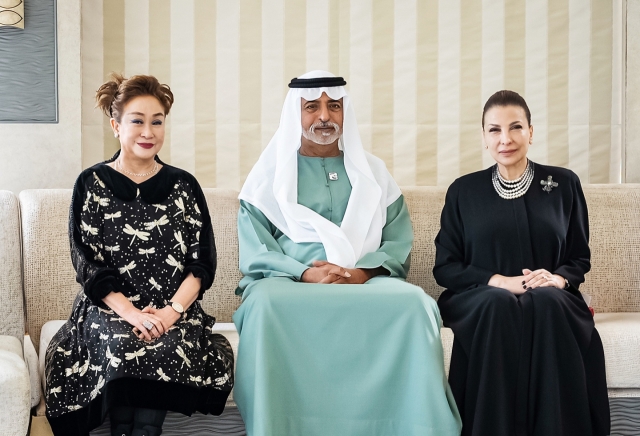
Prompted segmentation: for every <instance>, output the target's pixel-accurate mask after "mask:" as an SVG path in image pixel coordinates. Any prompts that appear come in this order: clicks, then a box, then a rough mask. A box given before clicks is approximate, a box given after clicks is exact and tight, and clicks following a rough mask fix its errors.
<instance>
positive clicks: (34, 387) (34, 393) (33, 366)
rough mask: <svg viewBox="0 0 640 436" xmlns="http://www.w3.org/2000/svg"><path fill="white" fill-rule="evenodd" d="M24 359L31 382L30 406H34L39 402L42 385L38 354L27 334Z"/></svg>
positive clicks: (25, 336)
mask: <svg viewBox="0 0 640 436" xmlns="http://www.w3.org/2000/svg"><path fill="white" fill-rule="evenodd" d="M24 361H25V362H26V364H27V369H28V370H29V383H30V384H31V407H32V408H33V407H36V406H37V405H38V403H39V402H40V396H41V394H42V387H41V386H40V371H38V354H37V353H36V349H35V347H34V346H33V342H31V337H30V336H29V334H26V335H24Z"/></svg>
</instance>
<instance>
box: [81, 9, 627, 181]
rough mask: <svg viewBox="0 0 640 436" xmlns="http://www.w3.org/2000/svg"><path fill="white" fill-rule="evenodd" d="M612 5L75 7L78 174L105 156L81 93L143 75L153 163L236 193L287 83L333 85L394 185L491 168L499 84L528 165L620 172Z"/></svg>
mask: <svg viewBox="0 0 640 436" xmlns="http://www.w3.org/2000/svg"><path fill="white" fill-rule="evenodd" d="M624 4H625V3H624V1H623V0H553V1H552V0H527V1H525V0H464V1H463V0H395V1H394V0H306V1H305V0H262V1H261V0H236V1H234V0H217V1H214V0H92V1H91V2H82V8H83V10H82V17H83V22H82V67H83V102H82V107H83V114H82V120H83V122H82V123H83V134H82V138H83V139H82V147H83V165H84V166H85V167H86V166H89V165H92V164H93V163H95V162H97V161H99V160H102V159H104V158H106V157H109V156H111V155H112V154H113V153H114V152H115V151H116V150H117V149H118V142H117V140H115V139H114V138H113V135H112V134H111V130H110V128H109V126H108V120H107V119H106V117H105V116H104V115H102V114H101V113H99V111H98V110H96V109H94V106H95V103H94V100H93V98H94V94H95V90H96V89H97V88H98V87H99V85H100V84H102V83H103V82H104V81H105V79H106V78H107V76H108V74H109V73H110V72H111V71H116V72H121V73H124V74H125V75H126V76H130V75H133V74H153V75H155V76H156V77H158V79H159V80H160V81H161V82H163V83H168V84H169V85H170V86H171V88H172V90H173V91H174V94H175V96H176V103H175V105H174V107H173V109H172V110H171V114H170V116H169V118H168V123H167V135H166V139H165V145H164V148H163V150H162V152H161V153H160V156H161V158H162V159H163V160H165V161H166V162H168V163H171V164H172V165H175V166H178V167H181V168H184V169H186V170H188V171H190V172H192V173H193V174H195V175H196V177H197V178H198V180H199V181H200V183H201V184H202V185H203V186H204V187H222V188H232V189H239V188H240V187H241V186H242V183H243V181H244V179H245V177H246V175H247V173H248V172H249V171H250V169H251V167H252V166H253V164H254V162H255V161H256V159H257V158H258V156H259V154H260V152H261V150H262V149H263V148H264V147H265V146H266V144H267V143H268V141H269V139H270V138H271V136H272V135H273V133H274V132H275V130H276V128H277V126H278V122H279V117H280V110H281V107H282V103H283V100H284V96H285V94H286V91H287V84H288V82H289V80H290V79H291V78H293V77H296V76H298V75H301V74H302V73H304V72H306V71H309V70H315V69H323V70H329V71H331V72H333V73H335V74H336V75H341V76H344V77H345V78H346V80H347V82H348V85H347V88H348V90H349V92H350V95H351V98H352V101H353V104H354V107H355V111H356V116H357V118H358V124H359V128H360V133H361V136H362V139H363V143H364V144H365V147H367V148H368V149H369V150H370V151H371V152H373V153H374V154H376V155H377V156H379V157H381V158H383V159H384V160H385V161H386V163H387V166H388V168H389V170H390V171H391V172H392V174H393V175H394V177H395V178H396V180H397V181H398V183H399V184H400V185H447V184H449V183H451V182H452V181H453V180H454V179H455V178H456V177H458V176H460V175H463V174H466V173H469V172H471V171H476V170H480V169H482V168H485V167H487V166H488V165H490V164H492V160H491V157H490V156H489V155H488V153H487V152H485V151H484V149H483V148H482V142H481V130H480V117H481V112H482V106H483V104H484V102H485V101H486V99H487V98H488V97H489V96H490V95H491V94H493V93H494V92H495V91H498V90H500V89H512V90H514V91H517V92H519V93H521V94H522V95H523V96H524V97H525V99H526V100H527V102H528V104H529V106H530V109H531V112H532V124H533V125H534V144H533V146H532V147H531V149H530V152H529V156H530V157H531V158H532V159H533V160H534V161H536V162H539V163H543V164H551V165H559V166H564V167H568V168H571V169H572V170H573V171H575V172H576V173H577V174H578V175H579V176H580V178H581V179H582V181H583V183H615V182H619V181H620V177H621V165H622V161H621V156H622V107H623V103H624V102H623V95H624V88H623V83H624V81H623V77H624V76H623V74H624V57H623V47H624V40H623V38H624V10H623V9H624Z"/></svg>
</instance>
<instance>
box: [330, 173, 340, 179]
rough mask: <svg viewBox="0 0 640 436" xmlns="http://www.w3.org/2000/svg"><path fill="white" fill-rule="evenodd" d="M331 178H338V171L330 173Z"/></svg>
mask: <svg viewBox="0 0 640 436" xmlns="http://www.w3.org/2000/svg"><path fill="white" fill-rule="evenodd" d="M329 180H338V173H329Z"/></svg>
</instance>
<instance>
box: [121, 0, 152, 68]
mask: <svg viewBox="0 0 640 436" xmlns="http://www.w3.org/2000/svg"><path fill="white" fill-rule="evenodd" d="M124 7H125V10H124V74H125V75H126V76H127V77H130V76H133V75H136V74H149V20H148V19H140V17H145V18H146V17H148V16H149V0H127V1H125V4H124Z"/></svg>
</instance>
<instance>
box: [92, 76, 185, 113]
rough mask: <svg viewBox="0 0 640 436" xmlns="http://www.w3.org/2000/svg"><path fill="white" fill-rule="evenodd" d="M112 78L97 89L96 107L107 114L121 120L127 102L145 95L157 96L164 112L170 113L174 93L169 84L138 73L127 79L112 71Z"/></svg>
mask: <svg viewBox="0 0 640 436" xmlns="http://www.w3.org/2000/svg"><path fill="white" fill-rule="evenodd" d="M111 79H112V80H109V81H108V82H106V83H105V84H103V85H102V86H101V87H100V88H98V91H96V102H97V104H96V107H98V108H100V109H101V110H102V112H104V113H105V115H106V116H108V117H110V118H115V120H116V121H117V122H121V115H122V111H123V109H124V107H125V106H126V104H127V103H128V102H129V101H131V100H132V99H134V98H135V97H140V96H143V95H150V96H151V97H155V98H157V99H158V101H159V102H160V105H161V106H162V108H163V109H164V114H165V116H166V115H169V110H170V109H171V106H172V105H173V93H172V92H171V89H170V88H169V85H164V84H160V82H158V79H156V78H155V77H153V76H144V75H137V76H131V77H130V78H128V79H125V78H124V77H123V76H122V75H120V74H117V73H111Z"/></svg>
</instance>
